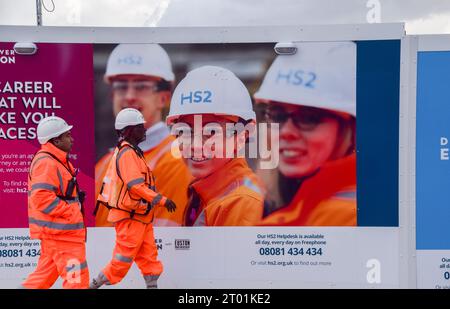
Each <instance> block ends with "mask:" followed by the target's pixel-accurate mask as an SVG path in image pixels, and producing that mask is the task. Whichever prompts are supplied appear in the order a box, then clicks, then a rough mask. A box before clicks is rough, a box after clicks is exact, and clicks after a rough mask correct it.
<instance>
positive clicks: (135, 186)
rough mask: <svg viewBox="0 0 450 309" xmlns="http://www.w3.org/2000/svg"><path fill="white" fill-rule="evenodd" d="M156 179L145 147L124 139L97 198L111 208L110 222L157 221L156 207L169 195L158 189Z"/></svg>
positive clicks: (113, 158) (115, 151)
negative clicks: (161, 192) (139, 146)
mask: <svg viewBox="0 0 450 309" xmlns="http://www.w3.org/2000/svg"><path fill="white" fill-rule="evenodd" d="M155 190H156V188H155V182H154V178H153V175H152V172H151V171H150V169H149V168H148V166H147V164H146V162H145V159H144V156H143V154H142V152H141V150H140V149H139V148H137V147H135V146H132V145H131V144H130V143H128V142H126V141H123V142H122V143H121V144H120V147H116V149H115V150H114V154H113V157H112V160H111V162H110V164H109V167H108V170H107V172H106V175H105V179H104V183H103V186H102V189H101V190H100V194H99V195H98V198H97V201H99V202H101V203H103V204H106V205H108V207H111V209H110V211H109V215H108V221H109V222H112V223H115V222H118V221H120V220H123V219H130V218H131V219H133V220H137V221H140V222H142V223H150V222H151V221H152V220H153V216H154V211H153V208H154V207H155V206H158V205H164V203H165V202H166V200H167V198H166V197H164V196H162V195H161V194H159V193H157V192H155Z"/></svg>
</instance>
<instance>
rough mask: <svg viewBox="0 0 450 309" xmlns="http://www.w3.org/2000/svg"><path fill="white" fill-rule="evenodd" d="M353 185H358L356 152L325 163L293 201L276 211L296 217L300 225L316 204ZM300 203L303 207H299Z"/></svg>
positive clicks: (305, 181)
mask: <svg viewBox="0 0 450 309" xmlns="http://www.w3.org/2000/svg"><path fill="white" fill-rule="evenodd" d="M352 185H353V186H354V185H356V155H355V154H352V155H349V156H346V157H344V158H341V159H338V160H334V161H330V162H327V163H325V164H324V165H323V166H322V167H321V168H320V170H319V171H318V172H317V173H316V174H314V176H311V178H307V179H305V180H304V182H303V183H302V185H301V187H300V189H299V190H298V192H297V193H296V194H295V196H294V198H293V199H292V201H291V202H290V203H289V204H288V205H286V206H285V207H283V208H281V209H279V210H277V211H276V212H275V213H276V214H278V215H281V214H289V217H290V218H295V220H296V221H295V222H296V223H295V224H296V225H300V222H304V221H305V220H306V219H307V218H308V215H309V213H310V212H311V211H312V210H313V207H314V205H317V203H319V202H320V201H321V200H323V199H327V198H330V197H332V196H333V195H334V194H336V193H337V192H339V191H341V190H342V189H345V188H346V187H350V186H352ZM300 203H302V205H303V206H302V207H298V205H299V204H300ZM269 216H270V215H269Z"/></svg>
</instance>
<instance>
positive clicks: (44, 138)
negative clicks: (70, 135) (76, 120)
mask: <svg viewBox="0 0 450 309" xmlns="http://www.w3.org/2000/svg"><path fill="white" fill-rule="evenodd" d="M72 128H73V126H69V125H68V124H67V122H65V121H64V119H62V118H60V117H57V116H50V117H46V118H43V119H42V120H41V121H39V124H38V126H37V136H38V140H39V143H40V144H42V145H43V144H45V143H47V142H48V141H49V140H51V139H52V138H55V137H58V136H60V135H61V134H63V133H66V132H67V131H70V130H71V129H72Z"/></svg>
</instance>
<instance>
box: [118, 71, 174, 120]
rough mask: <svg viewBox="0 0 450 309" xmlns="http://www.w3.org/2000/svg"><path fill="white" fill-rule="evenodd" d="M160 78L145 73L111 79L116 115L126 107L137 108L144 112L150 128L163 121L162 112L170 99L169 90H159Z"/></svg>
mask: <svg viewBox="0 0 450 309" xmlns="http://www.w3.org/2000/svg"><path fill="white" fill-rule="evenodd" d="M160 80H161V79H160V78H156V77H149V76H143V75H118V76H115V77H114V78H112V79H111V88H112V100H113V111H114V115H115V116H117V114H118V113H119V112H120V111H121V110H122V109H124V108H127V107H131V108H135V109H137V110H138V111H140V112H141V113H142V115H143V116H144V119H145V121H146V123H145V127H146V128H149V127H151V126H152V125H154V124H155V123H157V122H159V121H161V113H162V109H163V108H164V106H165V104H166V102H168V101H169V100H170V92H169V91H158V81H160Z"/></svg>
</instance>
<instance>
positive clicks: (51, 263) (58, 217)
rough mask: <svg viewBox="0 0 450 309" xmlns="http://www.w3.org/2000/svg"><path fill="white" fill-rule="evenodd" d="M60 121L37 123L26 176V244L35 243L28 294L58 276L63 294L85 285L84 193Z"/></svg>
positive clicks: (70, 140)
mask: <svg viewBox="0 0 450 309" xmlns="http://www.w3.org/2000/svg"><path fill="white" fill-rule="evenodd" d="M71 129H72V126H69V125H68V124H67V123H66V122H65V121H64V120H63V119H62V118H59V117H56V116H52V117H47V118H44V119H42V120H41V121H40V122H39V124H38V127H37V136H38V140H39V143H40V144H41V145H42V146H41V149H40V150H39V151H38V152H37V153H36V155H35V156H34V157H33V160H32V162H31V166H30V172H29V175H28V216H29V224H30V234H31V238H32V239H40V240H41V256H40V258H39V262H38V265H37V267H36V270H35V271H34V272H33V273H31V274H30V275H29V276H28V278H27V279H26V280H25V281H24V282H23V283H22V287H24V288H29V289H48V288H50V287H51V286H52V285H53V284H54V283H55V281H56V279H58V276H60V277H61V278H62V279H63V288H65V289H84V288H87V287H88V285H89V272H88V267H87V263H86V248H85V241H86V228H85V225H84V220H83V208H82V204H83V201H84V192H82V191H80V189H79V187H78V183H77V180H76V175H77V170H76V169H74V167H73V166H72V164H71V163H70V162H69V152H70V150H71V149H72V145H73V138H72V136H71V132H70V130H71Z"/></svg>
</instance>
